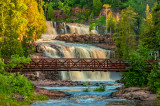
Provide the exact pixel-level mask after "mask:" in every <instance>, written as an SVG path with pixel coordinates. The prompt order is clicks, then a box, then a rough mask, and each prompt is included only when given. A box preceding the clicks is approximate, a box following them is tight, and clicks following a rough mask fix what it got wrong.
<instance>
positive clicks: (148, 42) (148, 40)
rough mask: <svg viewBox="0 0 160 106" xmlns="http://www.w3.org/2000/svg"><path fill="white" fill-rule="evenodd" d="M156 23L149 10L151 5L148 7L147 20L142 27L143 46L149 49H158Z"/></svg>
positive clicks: (141, 38)
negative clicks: (154, 29)
mask: <svg viewBox="0 0 160 106" xmlns="http://www.w3.org/2000/svg"><path fill="white" fill-rule="evenodd" d="M153 28H154V23H153V18H152V13H151V12H150V10H149V5H148V4H147V6H146V18H145V19H144V20H143V24H142V26H141V35H140V40H141V41H142V42H143V46H145V47H147V48H148V49H154V48H156V40H157V38H156V37H155V34H154V31H153Z"/></svg>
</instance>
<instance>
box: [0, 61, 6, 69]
mask: <svg viewBox="0 0 160 106" xmlns="http://www.w3.org/2000/svg"><path fill="white" fill-rule="evenodd" d="M4 66H5V64H4V62H2V61H1V60H0V70H2V69H3V68H4Z"/></svg>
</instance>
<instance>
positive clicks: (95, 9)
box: [93, 0, 103, 16]
mask: <svg viewBox="0 0 160 106" xmlns="http://www.w3.org/2000/svg"><path fill="white" fill-rule="evenodd" d="M102 6H103V4H102V2H101V1H100V0H93V12H94V15H97V16H98V15H99V12H100V11H101V8H102Z"/></svg>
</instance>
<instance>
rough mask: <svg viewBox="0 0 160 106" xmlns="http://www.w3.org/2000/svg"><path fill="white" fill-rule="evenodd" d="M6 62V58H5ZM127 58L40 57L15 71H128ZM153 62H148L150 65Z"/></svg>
mask: <svg viewBox="0 0 160 106" xmlns="http://www.w3.org/2000/svg"><path fill="white" fill-rule="evenodd" d="M5 62H7V60H5ZM128 63H129V60H125V59H92V58H40V59H37V58H36V59H34V58H33V59H32V61H31V62H30V64H23V66H22V68H14V69H12V71H13V72H15V71H106V72H107V71H119V72H122V71H128V70H127V67H129V64H128ZM152 63H153V62H152V61H151V62H148V65H151V64H152ZM10 71H11V70H10Z"/></svg>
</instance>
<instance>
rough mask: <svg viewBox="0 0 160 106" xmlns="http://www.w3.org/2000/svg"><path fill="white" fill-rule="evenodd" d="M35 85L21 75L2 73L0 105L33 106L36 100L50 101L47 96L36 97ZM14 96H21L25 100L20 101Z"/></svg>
mask: <svg viewBox="0 0 160 106" xmlns="http://www.w3.org/2000/svg"><path fill="white" fill-rule="evenodd" d="M33 92H34V86H33V84H32V83H31V82H30V81H28V80H27V78H25V77H24V76H23V75H20V74H19V73H7V72H4V71H0V101H1V102H0V105H2V106H14V105H15V106H17V105H27V104H31V103H33V102H34V101H36V100H48V98H47V97H46V96H43V95H35V94H34V93H33ZM12 94H20V95H22V96H23V97H24V98H25V99H24V101H23V102H22V101H18V100H17V99H15V98H12Z"/></svg>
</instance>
